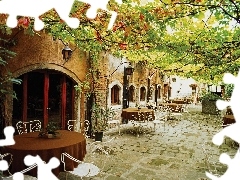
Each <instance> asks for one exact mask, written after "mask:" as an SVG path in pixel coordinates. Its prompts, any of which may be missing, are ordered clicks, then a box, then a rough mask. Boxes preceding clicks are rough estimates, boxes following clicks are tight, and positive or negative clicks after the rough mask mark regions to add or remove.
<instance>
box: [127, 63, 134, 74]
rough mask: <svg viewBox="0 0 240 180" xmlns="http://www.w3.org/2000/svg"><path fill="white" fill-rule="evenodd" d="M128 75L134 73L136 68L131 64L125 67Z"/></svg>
mask: <svg viewBox="0 0 240 180" xmlns="http://www.w3.org/2000/svg"><path fill="white" fill-rule="evenodd" d="M125 71H126V74H127V75H132V73H133V71H134V68H133V67H132V66H131V65H130V64H129V65H128V67H126V68H125Z"/></svg>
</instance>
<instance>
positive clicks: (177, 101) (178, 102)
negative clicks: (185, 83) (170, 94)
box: [172, 99, 186, 104]
mask: <svg viewBox="0 0 240 180" xmlns="http://www.w3.org/2000/svg"><path fill="white" fill-rule="evenodd" d="M172 103H176V104H185V103H186V101H184V100H182V99H175V100H172Z"/></svg>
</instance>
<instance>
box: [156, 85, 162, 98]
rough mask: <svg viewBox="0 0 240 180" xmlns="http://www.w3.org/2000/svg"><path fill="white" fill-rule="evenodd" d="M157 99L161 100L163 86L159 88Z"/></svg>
mask: <svg viewBox="0 0 240 180" xmlns="http://www.w3.org/2000/svg"><path fill="white" fill-rule="evenodd" d="M157 98H158V99H161V86H158V87H157Z"/></svg>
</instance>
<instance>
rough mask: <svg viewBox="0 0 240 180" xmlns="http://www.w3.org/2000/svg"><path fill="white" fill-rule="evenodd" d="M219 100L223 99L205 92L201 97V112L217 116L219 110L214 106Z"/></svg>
mask: <svg viewBox="0 0 240 180" xmlns="http://www.w3.org/2000/svg"><path fill="white" fill-rule="evenodd" d="M219 99H223V98H222V97H221V96H219V95H217V94H215V93H212V92H206V93H204V94H203V95H202V96H201V97H200V100H201V101H202V112H203V113H206V114H215V115H217V114H219V112H220V111H219V110H218V108H217V106H216V101H217V100H219Z"/></svg>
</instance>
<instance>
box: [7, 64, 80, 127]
mask: <svg viewBox="0 0 240 180" xmlns="http://www.w3.org/2000/svg"><path fill="white" fill-rule="evenodd" d="M36 70H43V71H44V70H52V71H55V72H59V73H62V74H64V75H66V76H68V77H69V78H70V79H72V81H73V82H74V84H76V85H78V84H80V83H81V81H80V79H79V78H78V77H77V75H76V74H75V73H73V72H72V71H71V70H70V69H67V68H65V67H63V66H61V65H58V64H54V63H38V64H32V65H30V66H25V67H23V68H21V69H18V70H17V71H15V72H13V73H12V74H13V77H15V78H17V77H19V76H21V75H24V74H26V73H29V72H32V71H36ZM10 88H11V89H13V85H10ZM73 99H74V100H73V101H74V106H73V107H74V109H73V111H74V116H73V117H71V119H74V120H77V122H76V123H77V124H78V127H77V130H78V131H79V129H80V109H81V108H80V106H81V94H80V93H78V92H76V93H75V94H74V98H73ZM3 103H4V105H5V106H6V107H5V112H3V113H4V115H3V116H4V117H5V126H8V125H12V115H13V114H12V113H13V98H12V97H11V96H6V99H5V102H3Z"/></svg>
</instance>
